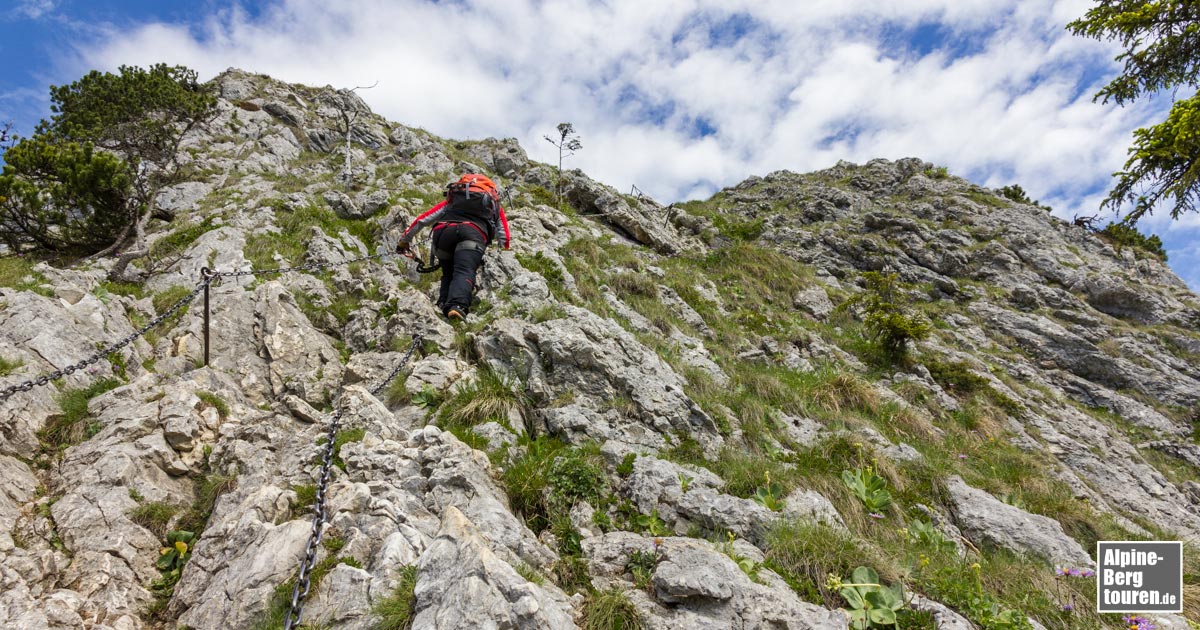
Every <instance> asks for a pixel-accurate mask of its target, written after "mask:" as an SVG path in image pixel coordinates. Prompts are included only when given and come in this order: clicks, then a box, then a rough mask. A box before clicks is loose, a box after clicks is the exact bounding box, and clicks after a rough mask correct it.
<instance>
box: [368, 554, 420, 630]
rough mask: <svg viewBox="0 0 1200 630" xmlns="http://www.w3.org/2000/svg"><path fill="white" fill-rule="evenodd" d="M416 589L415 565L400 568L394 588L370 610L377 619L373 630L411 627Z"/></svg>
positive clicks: (395, 629) (398, 629)
mask: <svg viewBox="0 0 1200 630" xmlns="http://www.w3.org/2000/svg"><path fill="white" fill-rule="evenodd" d="M416 587H417V567H416V565H412V564H410V565H407V566H403V567H400V581H399V582H398V583H397V584H396V588H394V589H392V592H391V593H390V594H389V595H388V596H387V597H385V598H383V599H382V600H380V601H379V602H378V603H377V604H375V605H374V606H373V607H372V608H371V612H372V613H374V614H375V616H377V617H379V622H378V623H377V624H375V630H408V629H409V628H411V627H412V621H413V612H414V610H413V609H414V608H416V604H417V596H416V594H415V593H414V591H415V590H416Z"/></svg>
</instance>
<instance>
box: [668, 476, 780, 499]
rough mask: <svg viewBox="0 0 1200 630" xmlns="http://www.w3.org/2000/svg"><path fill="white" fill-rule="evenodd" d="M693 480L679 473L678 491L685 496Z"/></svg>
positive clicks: (691, 477)
mask: <svg viewBox="0 0 1200 630" xmlns="http://www.w3.org/2000/svg"><path fill="white" fill-rule="evenodd" d="M695 480H696V478H695V477H693V476H691V475H688V474H684V473H679V490H680V491H681V492H683V493H685V494H686V493H687V491H688V489H689V488H691V487H692V482H693V481H695ZM781 491H782V490H781Z"/></svg>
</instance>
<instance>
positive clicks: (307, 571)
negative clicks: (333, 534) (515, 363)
mask: <svg viewBox="0 0 1200 630" xmlns="http://www.w3.org/2000/svg"><path fill="white" fill-rule="evenodd" d="M420 345H421V337H420V336H419V335H414V336H413V342H412V346H411V347H410V348H409V349H408V352H407V353H405V355H404V358H402V359H400V362H399V363H397V364H396V368H395V369H393V370H392V373H391V374H388V375H387V378H384V379H383V380H382V381H380V382H379V384H378V385H376V386H375V387H374V388H373V389H371V395H372V396H375V395H378V394H379V392H381V391H383V388H384V387H387V385H388V383H390V382H392V379H394V378H396V375H397V374H399V373H400V371H401V370H403V369H404V366H405V365H407V364H408V361H409V359H411V358H412V355H413V353H414V352H416V350H417V347H418V346H420ZM338 400H339V402H340V400H341V399H340V398H339V399H338ZM335 407H336V405H335ZM341 421H342V410H341V409H340V408H337V409H335V410H334V412H333V415H332V416H331V417H330V419H329V431H328V432H327V433H326V435H325V452H324V454H323V455H322V456H321V474H320V477H319V479H318V483H317V498H316V502H315V504H314V508H315V510H316V513H315V514H313V520H312V533H311V534H309V537H308V546H307V547H306V548H305V550H304V560H303V561H301V563H300V574H299V575H298V576H297V577H296V586H295V587H294V588H293V589H292V601H291V606H290V608H289V609H288V615H287V617H286V618H285V619H284V624H283V627H284V630H292V628H297V627H299V625H300V616H301V614H302V613H303V611H304V599H305V598H306V597H308V590H309V587H310V586H311V584H310V582H311V578H312V570H313V567H314V566H316V563H317V551H318V549H320V546H321V536H322V535H323V534H324V532H323V531H322V529H321V527H322V525H324V524H325V491H326V489H327V487H328V485H329V474H330V471H331V469H332V468H333V449H334V441H335V440H336V439H337V434H338V429H339V428H340V427H341Z"/></svg>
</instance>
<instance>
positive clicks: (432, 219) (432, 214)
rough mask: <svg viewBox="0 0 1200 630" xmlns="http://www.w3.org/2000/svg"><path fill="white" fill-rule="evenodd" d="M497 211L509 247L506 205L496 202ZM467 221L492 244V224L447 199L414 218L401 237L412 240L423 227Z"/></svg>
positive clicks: (506, 244) (505, 243)
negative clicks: (471, 215) (459, 209)
mask: <svg viewBox="0 0 1200 630" xmlns="http://www.w3.org/2000/svg"><path fill="white" fill-rule="evenodd" d="M496 213H497V214H498V215H499V217H500V226H501V227H503V228H504V249H508V246H509V241H510V239H511V235H510V234H509V232H508V217H506V216H505V215H504V207H503V206H501V205H500V203H499V202H496ZM453 223H466V224H468V225H470V226H471V227H473V228H475V229H477V230H479V233H480V234H482V235H483V242H484V243H488V244H490V243H491V242H492V235H491V234H490V232H491V229H490V226H488V225H486V224H481V222H480V221H479V219H477V218H474V217H470V216H467V215H465V214H463V213H460V212H456V211H455V210H454V208H453V206H450V205H449V203H448V202H447V201H442V202H440V203H438V204H437V205H435V206H434V207H432V208H430V209H429V210H428V211H426V212H425V214H422V215H421V216H419V217H417V218H416V219H414V220H413V222H412V224H411V225H409V226H408V229H407V230H404V236H402V237H401V238H402V239H403V240H405V241H408V242H410V243H411V242H412V240H413V238H414V237H416V235H417V234H419V233H420V232H421V230H422V229H424V228H426V227H428V226H430V225H432V226H434V229H437V227H438V226H439V225H441V224H453Z"/></svg>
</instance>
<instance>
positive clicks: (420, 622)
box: [413, 507, 576, 629]
mask: <svg viewBox="0 0 1200 630" xmlns="http://www.w3.org/2000/svg"><path fill="white" fill-rule="evenodd" d="M418 567H419V572H418V574H417V575H418V578H417V586H416V591H415V595H416V606H415V607H414V610H415V612H416V615H415V617H414V618H413V627H414V628H473V627H482V628H506V627H507V628H546V629H558V628H574V627H576V626H575V623H574V622H573V621H572V618H571V605H570V603H569V602H568V601H567V599H566V596H565V595H563V594H562V592H560V591H558V589H555V588H552V587H551V588H550V589H546V588H542V587H540V586H538V585H536V584H531V583H530V582H528V581H526V580H525V578H523V577H521V576H520V575H519V574H518V573H517V572H516V570H515V569H513V568H512V567H511V566H509V565H508V564H507V563H506V562H504V561H503V560H501V559H500V558H498V557H496V555H495V554H493V553H492V552H491V550H490V549H489V548H488V546H487V545H486V544H485V543H484V542H483V540H482V539H481V537H480V533H479V531H478V530H476V529H475V528H474V527H473V526H472V524H471V521H470V520H468V519H467V517H466V516H464V515H463V513H462V512H460V511H458V509H456V508H454V507H450V508H448V509H447V510H446V512H445V514H444V516H443V517H442V528H441V530H440V531H439V532H438V535H437V537H436V538H435V539H434V540H433V542H432V543H431V544H430V546H429V549H428V550H427V551H426V552H425V553H424V554H423V555H422V556H421V559H420V563H419V564H418Z"/></svg>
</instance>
